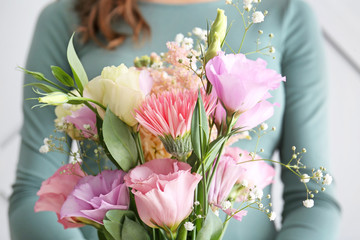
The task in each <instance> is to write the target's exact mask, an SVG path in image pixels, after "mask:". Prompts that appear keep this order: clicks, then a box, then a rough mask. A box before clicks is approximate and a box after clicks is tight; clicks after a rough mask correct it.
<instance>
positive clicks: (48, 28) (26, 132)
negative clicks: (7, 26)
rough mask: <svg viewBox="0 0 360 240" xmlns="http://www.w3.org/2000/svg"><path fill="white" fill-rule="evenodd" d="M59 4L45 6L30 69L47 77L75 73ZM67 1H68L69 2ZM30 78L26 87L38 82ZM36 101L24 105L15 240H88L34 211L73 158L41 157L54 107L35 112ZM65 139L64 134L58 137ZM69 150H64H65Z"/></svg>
mask: <svg viewBox="0 0 360 240" xmlns="http://www.w3.org/2000/svg"><path fill="white" fill-rule="evenodd" d="M64 2H65V1H57V2H55V3H53V4H50V5H49V6H48V7H46V8H45V9H44V10H43V11H42V13H41V15H40V17H39V19H38V22H37V25H36V29H35V33H34V36H33V40H32V44H31V47H30V52H29V55H28V59H27V65H26V69H28V70H31V71H37V72H41V73H44V74H45V76H46V77H47V78H51V77H52V74H51V70H50V65H57V66H59V67H61V68H63V69H64V70H65V71H66V72H68V73H70V72H71V71H70V68H69V66H68V64H67V58H66V48H67V43H68V40H69V39H70V36H71V34H72V31H73V28H72V27H73V26H71V22H72V19H71V17H73V16H71V14H70V12H71V11H70V10H71V9H69V4H64ZM66 2H67V1H66ZM34 81H36V80H34V79H33V78H32V77H31V76H29V75H26V76H25V82H24V84H27V83H31V82H34ZM23 94H24V99H27V98H33V97H37V95H36V94H34V92H33V91H32V88H31V87H25V88H24V92H23ZM35 104H37V102H36V101H34V100H24V104H23V114H24V123H23V128H22V131H21V136H22V141H21V150H20V157H19V162H18V165H17V172H16V181H15V184H14V185H13V193H12V196H11V198H10V209H9V221H10V232H11V238H12V239H77V240H81V239H85V238H84V236H83V234H82V232H81V231H80V230H79V229H69V230H64V228H63V226H62V225H61V224H59V223H57V217H56V215H55V214H54V213H53V212H38V213H35V212H34V204H35V202H36V201H37V199H38V196H37V195H36V192H37V191H38V190H39V188H40V186H41V183H42V181H43V180H45V179H47V178H48V177H50V176H51V175H52V174H53V173H54V172H55V171H56V170H57V169H58V168H59V167H60V166H61V165H62V164H64V163H66V162H67V161H68V155H66V154H61V153H53V152H51V153H47V154H41V153H40V152H39V148H40V146H41V145H43V139H44V138H45V137H49V136H50V135H51V134H54V133H53V130H54V119H55V114H54V107H44V108H34V109H31V108H32V106H33V105H35ZM56 135H57V136H58V137H62V136H64V137H66V135H65V134H56ZM66 150H68V149H66V147H65V151H66Z"/></svg>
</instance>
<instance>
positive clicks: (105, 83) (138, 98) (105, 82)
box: [84, 64, 152, 126]
mask: <svg viewBox="0 0 360 240" xmlns="http://www.w3.org/2000/svg"><path fill="white" fill-rule="evenodd" d="M151 87H152V79H151V77H150V74H149V72H148V71H145V70H143V71H139V70H137V69H136V68H134V67H131V68H127V67H126V66H125V65H124V64H121V65H120V66H118V67H115V66H111V67H105V68H104V69H103V71H102V72H101V75H100V76H98V77H96V78H94V79H93V80H92V81H90V82H89V83H88V84H87V85H86V86H85V90H84V96H86V97H88V98H91V99H93V100H95V101H97V102H99V103H101V104H102V105H104V106H105V107H106V106H108V107H109V108H110V110H111V111H112V112H113V113H114V114H115V115H116V116H118V117H119V118H120V119H121V120H122V121H124V122H125V123H126V124H127V125H129V126H134V125H135V124H136V123H137V121H136V120H135V118H134V109H135V108H137V107H139V105H140V104H141V103H142V101H143V100H144V98H145V96H146V95H147V94H148V93H149V92H150V90H151ZM97 109H98V111H99V114H100V116H101V117H102V118H103V117H104V115H105V112H104V111H103V110H102V109H101V108H100V107H98V106H97Z"/></svg>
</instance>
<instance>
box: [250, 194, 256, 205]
mask: <svg viewBox="0 0 360 240" xmlns="http://www.w3.org/2000/svg"><path fill="white" fill-rule="evenodd" d="M255 199H256V196H255V194H254V193H253V192H249V195H248V202H249V203H253V202H255Z"/></svg>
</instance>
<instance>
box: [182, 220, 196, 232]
mask: <svg viewBox="0 0 360 240" xmlns="http://www.w3.org/2000/svg"><path fill="white" fill-rule="evenodd" d="M184 228H185V229H186V231H192V230H194V228H195V226H194V224H193V223H192V222H186V223H184Z"/></svg>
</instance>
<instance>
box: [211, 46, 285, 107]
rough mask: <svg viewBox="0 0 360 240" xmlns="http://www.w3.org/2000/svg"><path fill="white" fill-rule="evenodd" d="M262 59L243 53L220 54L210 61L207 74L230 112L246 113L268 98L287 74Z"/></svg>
mask: <svg viewBox="0 0 360 240" xmlns="http://www.w3.org/2000/svg"><path fill="white" fill-rule="evenodd" d="M266 65H267V63H266V62H265V61H264V60H262V59H257V60H256V61H253V60H249V59H247V58H246V57H245V55H243V54H228V55H225V54H224V53H222V52H221V53H219V55H218V56H216V57H214V58H212V59H211V60H210V61H209V62H208V63H207V64H206V76H207V78H208V79H209V81H210V82H211V84H212V85H213V87H214V90H215V91H216V94H217V96H218V97H219V99H220V100H221V102H222V103H223V104H224V106H225V108H226V109H227V111H229V112H230V113H233V112H238V113H243V112H246V111H247V110H249V109H251V108H253V107H254V106H255V105H256V104H257V103H258V102H260V101H262V100H263V99H265V98H267V96H268V94H269V92H268V91H269V90H274V89H276V88H278V87H279V86H280V83H281V82H282V81H285V78H284V77H281V75H280V74H277V73H276V72H275V71H274V70H272V69H267V68H266Z"/></svg>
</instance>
